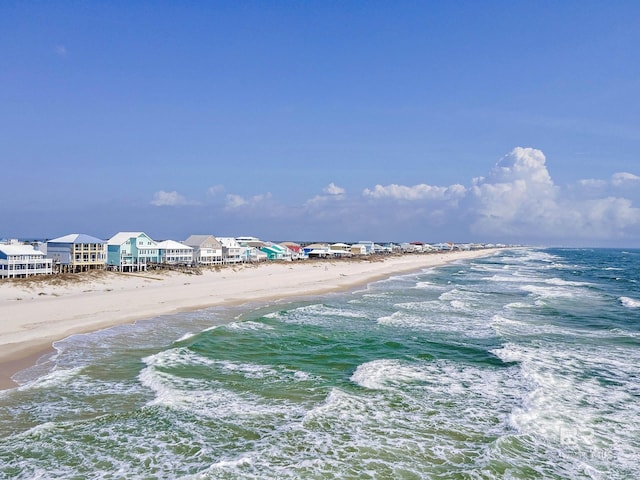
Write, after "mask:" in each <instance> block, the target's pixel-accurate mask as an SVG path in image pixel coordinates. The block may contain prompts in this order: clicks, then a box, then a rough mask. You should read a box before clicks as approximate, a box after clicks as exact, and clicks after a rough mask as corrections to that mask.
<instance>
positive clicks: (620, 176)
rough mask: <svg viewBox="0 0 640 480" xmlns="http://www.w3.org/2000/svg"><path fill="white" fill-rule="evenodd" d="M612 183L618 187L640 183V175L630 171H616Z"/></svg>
mask: <svg viewBox="0 0 640 480" xmlns="http://www.w3.org/2000/svg"><path fill="white" fill-rule="evenodd" d="M611 184H612V185H614V186H616V187H620V186H625V185H640V177H639V176H638V175H634V174H633V173H628V172H620V173H614V174H613V175H612V177H611Z"/></svg>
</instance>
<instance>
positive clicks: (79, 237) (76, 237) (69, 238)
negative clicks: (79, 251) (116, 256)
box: [47, 233, 106, 244]
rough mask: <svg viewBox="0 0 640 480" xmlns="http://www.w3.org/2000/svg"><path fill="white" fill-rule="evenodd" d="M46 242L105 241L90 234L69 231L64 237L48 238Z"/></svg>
mask: <svg viewBox="0 0 640 480" xmlns="http://www.w3.org/2000/svg"><path fill="white" fill-rule="evenodd" d="M47 243H102V244H104V243H106V242H105V241H104V240H101V239H99V238H96V237H92V236H91V235H85V234H84V233H71V234H69V235H65V236H64V237H58V238H54V239H53V240H49V241H48V242H47Z"/></svg>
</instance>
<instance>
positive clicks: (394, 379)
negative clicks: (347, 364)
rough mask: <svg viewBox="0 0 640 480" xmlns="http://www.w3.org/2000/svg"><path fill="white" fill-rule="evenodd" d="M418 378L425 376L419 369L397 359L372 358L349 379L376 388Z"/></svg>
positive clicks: (360, 366) (418, 379)
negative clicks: (372, 359)
mask: <svg viewBox="0 0 640 480" xmlns="http://www.w3.org/2000/svg"><path fill="white" fill-rule="evenodd" d="M420 380H425V376H424V375H423V373H422V372H421V371H420V370H419V369H416V368H414V366H413V365H411V364H408V363H406V362H401V361H399V360H374V361H372V362H368V363H364V364H362V365H359V366H358V368H357V369H356V371H355V372H354V373H353V375H351V381H352V382H354V383H356V384H357V385H360V386H361V387H365V388H371V389H378V390H380V389H386V388H391V387H390V386H389V384H393V385H397V384H399V383H400V384H401V383H407V382H415V381H420Z"/></svg>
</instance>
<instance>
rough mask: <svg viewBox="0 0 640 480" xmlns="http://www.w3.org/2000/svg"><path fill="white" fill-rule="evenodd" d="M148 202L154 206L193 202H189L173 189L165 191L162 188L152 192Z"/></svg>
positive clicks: (190, 203) (192, 203)
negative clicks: (151, 198) (151, 197)
mask: <svg viewBox="0 0 640 480" xmlns="http://www.w3.org/2000/svg"><path fill="white" fill-rule="evenodd" d="M150 203H151V205H154V206H156V207H165V206H177V205H194V202H190V201H189V200H187V199H186V198H185V197H183V196H182V195H180V194H179V193H178V192H176V191H175V190H174V191H171V192H165V191H164V190H160V191H158V192H156V193H154V194H153V200H151V202H150Z"/></svg>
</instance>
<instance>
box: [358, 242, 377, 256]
mask: <svg viewBox="0 0 640 480" xmlns="http://www.w3.org/2000/svg"><path fill="white" fill-rule="evenodd" d="M358 245H364V247H365V249H366V252H367V255H370V254H372V253H374V250H375V244H374V243H373V242H372V241H371V240H360V241H359V242H358Z"/></svg>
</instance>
